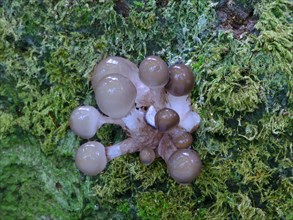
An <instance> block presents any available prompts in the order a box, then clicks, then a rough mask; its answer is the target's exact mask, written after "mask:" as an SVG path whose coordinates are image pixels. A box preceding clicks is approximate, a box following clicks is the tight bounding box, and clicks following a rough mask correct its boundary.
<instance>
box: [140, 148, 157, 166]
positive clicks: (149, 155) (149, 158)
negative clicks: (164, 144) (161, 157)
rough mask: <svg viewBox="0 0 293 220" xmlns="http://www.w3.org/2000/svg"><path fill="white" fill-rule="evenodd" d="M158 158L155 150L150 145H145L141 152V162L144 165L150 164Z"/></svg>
mask: <svg viewBox="0 0 293 220" xmlns="http://www.w3.org/2000/svg"><path fill="white" fill-rule="evenodd" d="M155 158H156V154H155V152H154V150H153V149H152V148H150V147H145V148H143V149H142V150H141V151H140V152H139V159H140V162H141V163H142V164H144V165H150V164H151V163H152V162H153V161H154V160H155Z"/></svg>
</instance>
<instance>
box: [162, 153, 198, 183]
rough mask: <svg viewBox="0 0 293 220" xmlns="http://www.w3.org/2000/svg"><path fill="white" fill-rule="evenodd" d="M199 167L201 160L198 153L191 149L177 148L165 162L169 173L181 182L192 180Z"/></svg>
mask: <svg viewBox="0 0 293 220" xmlns="http://www.w3.org/2000/svg"><path fill="white" fill-rule="evenodd" d="M201 168H202V162H201V160H200V157H199V154H198V153H197V152H195V151H194V150H191V149H180V150H177V151H176V152H174V153H173V154H172V155H171V157H170V158H169V160H168V162H167V169H168V173H169V175H170V176H171V177H172V178H173V179H174V180H175V181H176V182H178V183H182V184H186V183H190V182H192V181H194V180H195V178H196V177H197V176H198V175H199V174H200V172H201Z"/></svg>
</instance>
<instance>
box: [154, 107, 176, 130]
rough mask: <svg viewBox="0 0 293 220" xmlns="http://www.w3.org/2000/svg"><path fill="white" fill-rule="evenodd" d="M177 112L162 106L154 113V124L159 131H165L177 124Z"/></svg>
mask: <svg viewBox="0 0 293 220" xmlns="http://www.w3.org/2000/svg"><path fill="white" fill-rule="evenodd" d="M179 121H180V118H179V115H178V114H177V112H175V111H174V110H173V109H170V108H163V109H161V110H160V111H158V112H157V114H156V115H155V125H156V128H157V129H158V130H159V131H160V132H165V131H168V130H170V129H171V128H173V127H175V126H177V125H178V124H179Z"/></svg>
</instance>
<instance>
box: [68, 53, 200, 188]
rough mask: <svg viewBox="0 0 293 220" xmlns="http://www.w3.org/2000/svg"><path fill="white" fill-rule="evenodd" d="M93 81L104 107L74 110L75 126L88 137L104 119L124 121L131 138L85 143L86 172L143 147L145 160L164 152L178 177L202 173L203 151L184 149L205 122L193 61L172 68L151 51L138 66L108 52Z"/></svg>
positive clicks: (80, 154)
mask: <svg viewBox="0 0 293 220" xmlns="http://www.w3.org/2000/svg"><path fill="white" fill-rule="evenodd" d="M169 74H170V77H169ZM168 78H169V80H170V82H169V83H168V84H166V83H167V81H168ZM91 82H92V87H93V89H94V92H95V98H96V102H97V105H98V107H99V110H100V111H97V110H96V109H95V108H93V107H91V106H81V107H78V108H77V109H75V110H74V111H73V113H72V114H71V117H70V128H71V129H72V130H73V132H74V133H76V134H77V135H79V136H80V137H82V138H86V139H88V138H91V137H93V136H94V135H95V133H96V131H97V129H99V128H100V127H101V126H102V125H103V124H105V123H110V124H118V125H120V126H121V127H122V128H123V129H124V130H125V131H126V133H127V135H128V138H126V139H125V140H123V141H121V142H119V143H115V144H114V145H111V146H107V147H106V148H105V147H104V146H103V145H102V144H101V143H99V142H93V141H90V142H87V143H85V144H83V145H81V146H80V148H79V149H78V150H77V153H76V166H77V167H78V169H79V170H80V171H81V172H83V173H84V174H86V175H90V176H93V175H97V174H98V173H100V172H102V171H103V170H104V169H105V167H106V164H107V162H109V161H111V160H113V159H115V158H116V157H120V156H122V155H124V154H128V153H134V152H139V157H140V161H141V162H142V163H143V164H145V165H149V164H151V163H152V162H153V161H154V159H155V158H156V156H158V157H161V158H162V159H163V160H164V161H165V162H166V163H167V167H168V172H169V174H170V176H171V177H172V178H173V179H175V181H177V182H178V183H183V184H184V183H189V182H191V181H193V180H194V179H195V178H196V176H198V174H199V172H200V169H201V161H200V158H199V155H198V154H197V153H196V152H195V151H193V150H190V149H181V148H188V147H190V146H191V143H192V141H193V139H192V136H191V134H190V132H193V131H195V130H196V129H197V128H198V126H199V123H200V117H199V115H198V114H197V113H196V112H194V111H193V109H192V106H191V100H190V98H189V95H188V93H189V92H190V91H191V89H192V86H193V84H194V78H193V75H192V72H191V70H190V68H189V67H187V66H185V65H183V64H176V65H174V66H172V67H170V69H169V72H168V71H167V65H166V63H165V62H164V61H163V60H162V59H161V58H160V57H157V56H150V57H147V58H146V59H144V60H143V62H142V63H141V65H140V67H139V69H138V68H137V67H136V65H135V64H133V63H132V62H130V61H128V60H126V59H124V58H122V57H108V58H106V59H104V60H102V61H101V62H100V63H98V64H97V65H96V66H95V68H94V71H93V73H92V79H91ZM103 113H104V114H105V115H104V114H103Z"/></svg>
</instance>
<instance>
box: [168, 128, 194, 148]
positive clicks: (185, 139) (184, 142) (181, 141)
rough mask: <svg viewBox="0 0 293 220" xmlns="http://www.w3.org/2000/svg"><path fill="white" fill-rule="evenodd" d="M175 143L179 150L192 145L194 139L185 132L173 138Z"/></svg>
mask: <svg viewBox="0 0 293 220" xmlns="http://www.w3.org/2000/svg"><path fill="white" fill-rule="evenodd" d="M172 140H173V143H174V144H175V146H176V147H177V148H179V149H183V148H187V147H189V146H190V145H191V144H192V141H193V137H192V135H191V134H190V133H188V132H184V133H182V134H179V135H177V136H174V137H173V139H172Z"/></svg>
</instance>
